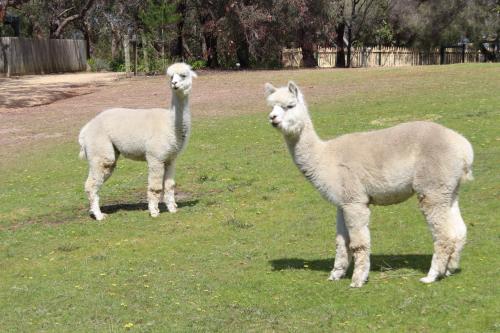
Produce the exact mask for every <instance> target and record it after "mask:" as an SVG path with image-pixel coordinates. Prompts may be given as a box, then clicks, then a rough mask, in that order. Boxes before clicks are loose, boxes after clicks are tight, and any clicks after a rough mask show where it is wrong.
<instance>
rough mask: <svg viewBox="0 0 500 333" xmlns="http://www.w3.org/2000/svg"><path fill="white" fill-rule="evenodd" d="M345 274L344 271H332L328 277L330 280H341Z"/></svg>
mask: <svg viewBox="0 0 500 333" xmlns="http://www.w3.org/2000/svg"><path fill="white" fill-rule="evenodd" d="M344 275H345V273H344V272H342V271H332V272H331V273H330V276H329V277H328V281H339V280H340V279H341V278H343V277H344Z"/></svg>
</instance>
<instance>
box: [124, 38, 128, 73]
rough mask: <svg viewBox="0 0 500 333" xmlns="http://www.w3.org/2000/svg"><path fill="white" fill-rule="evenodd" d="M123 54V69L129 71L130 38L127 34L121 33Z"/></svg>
mask: <svg viewBox="0 0 500 333" xmlns="http://www.w3.org/2000/svg"><path fill="white" fill-rule="evenodd" d="M123 55H124V57H125V71H126V72H127V74H128V73H130V40H129V37H128V34H125V35H123Z"/></svg>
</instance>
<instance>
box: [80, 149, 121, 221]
mask: <svg viewBox="0 0 500 333" xmlns="http://www.w3.org/2000/svg"><path fill="white" fill-rule="evenodd" d="M115 166H116V162H115V160H114V159H113V160H110V159H103V160H98V161H92V162H90V163H89V176H88V177H87V181H86V182H85V192H87V196H88V198H89V201H90V213H91V214H92V215H94V217H95V219H96V220H98V221H101V220H103V219H104V218H105V217H106V215H105V214H103V213H102V212H101V208H100V207H99V189H100V188H101V186H102V184H104V182H105V181H106V180H107V179H108V178H109V177H110V176H111V174H112V173H113V170H114V168H115Z"/></svg>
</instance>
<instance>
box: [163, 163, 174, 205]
mask: <svg viewBox="0 0 500 333" xmlns="http://www.w3.org/2000/svg"><path fill="white" fill-rule="evenodd" d="M174 174H175V162H171V163H165V174H164V176H163V196H164V197H163V200H164V202H165V205H166V206H167V209H168V211H169V212H170V213H175V212H176V211H177V204H176V203H175V190H174V188H175V181H174Z"/></svg>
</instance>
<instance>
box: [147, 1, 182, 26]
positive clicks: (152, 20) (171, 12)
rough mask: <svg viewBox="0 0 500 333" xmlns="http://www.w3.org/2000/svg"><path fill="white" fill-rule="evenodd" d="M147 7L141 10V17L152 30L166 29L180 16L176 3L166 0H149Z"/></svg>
mask: <svg viewBox="0 0 500 333" xmlns="http://www.w3.org/2000/svg"><path fill="white" fill-rule="evenodd" d="M144 7H145V8H144V9H143V10H141V11H140V12H139V18H140V19H141V21H142V23H144V25H145V26H146V28H147V29H149V30H150V31H157V30H159V29H164V28H166V27H167V26H168V25H170V24H173V23H176V22H177V21H178V20H179V18H180V16H179V14H178V13H176V4H175V3H167V2H166V1H155V0H147V2H146V5H145V6H144Z"/></svg>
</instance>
